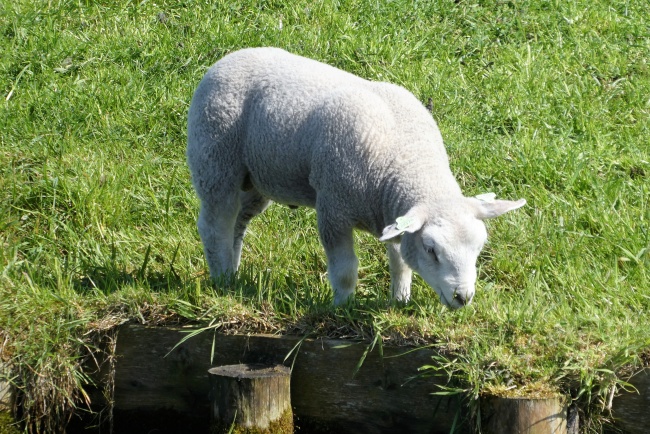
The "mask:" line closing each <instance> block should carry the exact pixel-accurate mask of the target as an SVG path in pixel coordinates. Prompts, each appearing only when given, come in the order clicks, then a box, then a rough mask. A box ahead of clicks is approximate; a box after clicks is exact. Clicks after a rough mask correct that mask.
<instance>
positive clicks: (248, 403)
mask: <svg viewBox="0 0 650 434" xmlns="http://www.w3.org/2000/svg"><path fill="white" fill-rule="evenodd" d="M208 375H209V378H210V388H211V389H210V402H211V412H210V415H211V427H210V428H211V429H210V432H211V433H213V434H217V433H218V434H221V433H228V432H237V433H242V434H245V433H255V434H262V433H265V434H291V433H293V414H292V412H291V393H290V379H291V370H290V369H289V368H287V367H286V366H283V365H273V366H268V365H259V364H239V365H228V366H219V367H216V368H212V369H210V370H209V371H208Z"/></svg>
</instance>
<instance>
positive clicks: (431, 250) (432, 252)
mask: <svg viewBox="0 0 650 434" xmlns="http://www.w3.org/2000/svg"><path fill="white" fill-rule="evenodd" d="M424 250H426V252H427V253H428V254H429V255H431V256H432V257H433V260H434V261H436V262H438V255H436V251H435V249H434V248H433V246H424Z"/></svg>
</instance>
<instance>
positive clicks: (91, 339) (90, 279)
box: [0, 0, 650, 430]
mask: <svg viewBox="0 0 650 434" xmlns="http://www.w3.org/2000/svg"><path fill="white" fill-rule="evenodd" d="M648 22H650V11H649V10H648V8H647V7H646V5H645V4H643V2H635V1H604V0H598V1H584V0H577V1H571V2H556V1H541V0H539V1H528V2H518V1H486V2H483V1H480V2H479V1H459V2H452V1H446V0H445V1H443V0H440V1H425V2H407V1H403V0H395V1H390V2H362V1H320V2H311V1H309V2H308V1H301V0H299V1H284V0H269V1H262V0H260V1H257V2H245V3H244V2H240V3H237V4H233V2H221V1H220V2H196V1H160V2H156V3H153V2H149V1H144V2H130V1H122V2H103V1H63V0H58V1H57V0H51V1H49V2H47V4H46V2H39V1H28V0H19V1H15V2H4V3H2V5H0V52H1V53H2V56H0V98H2V99H1V100H0V192H1V193H0V243H1V248H0V270H1V271H0V273H1V274H0V360H5V361H7V362H9V363H11V364H12V366H13V367H14V371H15V372H14V373H15V375H16V376H17V377H16V379H15V381H16V383H17V385H18V386H20V387H21V388H22V389H23V390H24V392H25V396H26V398H25V400H26V401H25V404H26V406H27V410H28V411H27V413H26V414H27V416H28V418H29V419H28V425H29V426H30V427H32V429H37V428H39V427H40V428H45V427H47V426H54V425H51V424H56V423H60V421H54V422H53V421H51V420H49V419H46V418H42V416H43V412H42V411H40V410H41V409H42V408H41V407H40V406H41V404H42V403H49V404H51V405H52V408H56V409H57V412H58V416H60V418H59V419H60V420H65V415H66V414H67V412H69V411H70V410H71V409H73V408H74V407H75V406H79V405H83V404H84V396H83V394H82V393H81V392H80V390H81V389H80V386H81V385H83V384H84V382H85V381H87V378H86V374H85V373H84V372H82V370H81V368H80V367H81V366H82V365H83V362H84V360H85V359H86V358H87V357H88V354H89V352H90V351H92V349H93V348H94V346H95V345H96V342H97V339H98V335H100V334H101V333H102V332H103V331H105V330H107V329H109V328H110V327H112V326H114V325H116V324H119V323H121V322H123V321H127V320H130V321H139V322H142V323H147V324H162V323H170V322H184V321H198V322H199V323H202V324H207V323H208V322H210V321H216V322H219V321H224V322H229V325H227V326H223V327H230V328H233V329H236V330H242V331H265V332H277V333H280V332H283V333H307V332H311V333H316V334H320V335H326V336H336V337H362V338H365V339H368V340H371V339H373V338H374V337H375V336H376V335H377V334H378V333H379V334H381V335H382V337H383V339H384V340H385V342H386V344H390V343H395V344H406V343H415V344H420V345H424V344H436V345H439V346H440V347H441V349H443V350H444V352H443V359H442V360H439V362H441V363H442V364H443V365H444V364H445V361H447V362H451V361H453V362H454V363H448V364H447V365H445V366H446V367H447V368H446V370H447V371H448V372H452V371H453V372H454V373H456V374H457V375H458V378H460V379H461V380H462V382H461V385H460V386H459V387H460V388H462V389H463V390H467V391H469V392H471V393H470V394H474V395H473V396H475V394H477V393H480V392H483V391H489V390H491V391H493V392H497V393H501V392H503V391H504V390H507V391H508V393H510V394H518V393H519V394H534V393H536V392H539V391H540V390H543V391H548V390H551V391H557V390H561V391H563V392H569V393H571V395H572V396H573V397H574V398H575V399H577V400H578V401H579V402H580V403H581V405H582V406H583V408H584V409H588V408H589V407H588V404H589V403H592V404H601V401H600V400H602V399H603V397H604V396H606V395H607V394H608V393H609V391H610V390H611V387H613V386H615V385H616V383H617V381H619V380H620V379H624V378H625V374H626V373H629V372H630V370H631V369H633V368H634V367H635V366H639V365H640V364H641V363H642V362H641V356H642V355H643V354H647V353H648V348H650V333H649V332H648V330H650V288H649V286H650V285H649V279H648V277H649V269H650V208H649V204H650V201H649V200H648V197H650V180H649V178H650V143H649V142H650V140H649V138H650V128H649V126H650V102H649V100H648V95H650V65H649V64H648V62H649V61H650V60H649V59H650V58H649V56H648V53H649V52H650V32H649V29H648V24H647V23H648ZM262 45H272V46H279V47H282V48H286V49H288V50H290V51H292V52H294V53H297V54H301V55H305V56H308V57H312V58H315V59H318V60H321V61H324V62H327V63H330V64H332V65H335V66H337V67H339V68H342V69H345V70H347V71H350V72H353V73H355V74H358V75H361V76H363V77H365V78H368V79H372V80H386V81H391V82H394V83H397V84H400V85H403V86H405V87H406V88H407V89H409V90H411V91H412V92H413V93H414V94H415V95H416V96H417V97H418V98H419V99H420V100H421V101H423V102H424V103H426V102H428V101H429V98H431V100H432V101H433V103H434V107H433V115H434V117H435V118H436V120H437V121H438V123H439V126H440V129H441V130H442V133H443V137H444V138H445V142H446V144H447V148H448V152H449V155H450V160H451V165H452V170H453V171H454V173H455V174H456V176H457V179H458V180H459V182H460V184H461V186H462V187H463V190H464V191H465V193H466V194H467V195H474V194H479V193H483V192H487V191H494V192H496V193H497V194H498V196H500V197H505V198H510V199H517V198H519V197H524V198H526V199H527V200H528V206H526V207H525V208H524V209H522V210H520V211H517V212H516V213H512V214H511V215H507V216H505V217H502V218H501V219H498V220H495V221H492V222H490V223H489V227H488V230H489V233H490V243H489V244H488V246H487V247H486V249H485V251H484V252H483V254H482V255H481V257H480V258H479V263H480V270H479V278H480V282H479V284H478V293H477V296H476V297H475V301H474V303H473V304H472V305H471V306H470V307H468V308H466V309H463V310H459V311H450V310H447V309H445V308H444V307H442V306H441V304H440V302H439V301H438V299H437V296H436V295H435V293H434V291H433V290H431V289H430V288H428V287H427V286H426V285H425V284H424V283H423V282H422V281H420V280H416V282H415V284H414V287H413V300H412V303H410V304H409V305H408V306H405V307H395V306H390V305H389V302H388V285H389V277H388V271H387V260H386V258H385V252H384V248H383V246H381V244H380V243H379V242H377V241H376V240H374V239H372V237H370V236H368V235H366V234H362V233H359V234H358V235H357V241H358V244H357V250H358V254H359V256H360V263H361V270H360V283H359V288H358V290H357V299H356V302H355V304H354V305H353V306H351V307H349V308H346V309H336V310H335V309H333V308H331V307H330V303H331V294H330V290H329V288H328V285H327V278H326V266H325V265H326V264H325V258H324V254H323V252H322V249H321V247H320V245H319V243H318V237H317V232H316V228H315V214H314V212H313V211H312V210H297V211H292V210H289V209H287V208H284V207H281V206H272V207H271V208H270V209H269V210H268V211H267V212H266V213H265V214H263V215H262V216H260V217H259V218H257V219H256V220H254V221H253V223H252V225H251V230H250V233H249V235H248V238H247V242H246V244H245V250H244V254H243V268H242V271H241V273H240V277H239V281H238V282H237V284H236V285H235V286H233V287H230V288H220V289H218V290H216V291H214V290H212V288H211V287H210V284H209V281H208V276H207V272H206V265H205V262H204V259H203V254H202V249H201V245H200V241H199V238H198V235H197V232H196V226H195V218H196V215H197V212H198V203H197V200H196V199H195V196H194V193H193V191H192V187H191V184H190V180H189V173H188V170H187V167H186V164H185V158H184V150H185V120H186V113H187V109H188V105H189V101H190V98H191V95H192V92H193V89H194V88H195V86H196V85H197V84H198V82H199V80H200V78H201V76H202V75H203V73H204V72H205V70H206V69H207V67H209V66H210V65H211V64H212V63H213V62H215V61H216V60H217V59H219V58H220V57H221V56H222V55H224V54H226V53H228V52H230V51H233V50H236V49H238V48H242V47H246V46H262ZM602 404H603V405H606V401H603V402H602ZM597 408H599V409H602V408H603V407H602V406H601V407H597ZM48 424H50V425H48ZM592 429H594V430H596V429H597V426H596V425H593V426H592Z"/></svg>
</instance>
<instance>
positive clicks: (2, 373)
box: [0, 362, 14, 412]
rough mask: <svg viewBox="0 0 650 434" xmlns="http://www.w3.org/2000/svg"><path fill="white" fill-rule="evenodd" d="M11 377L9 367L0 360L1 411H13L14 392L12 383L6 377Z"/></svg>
mask: <svg viewBox="0 0 650 434" xmlns="http://www.w3.org/2000/svg"><path fill="white" fill-rule="evenodd" d="M8 377H9V368H8V367H7V365H5V364H4V363H2V362H0V411H5V412H10V411H13V404H14V394H13V387H12V386H11V383H9V381H7V380H6V379H7V378H8Z"/></svg>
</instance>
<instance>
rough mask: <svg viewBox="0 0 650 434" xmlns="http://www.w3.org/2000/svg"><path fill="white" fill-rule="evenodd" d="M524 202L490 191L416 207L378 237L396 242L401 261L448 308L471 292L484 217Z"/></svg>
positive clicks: (466, 301) (483, 237)
mask: <svg viewBox="0 0 650 434" xmlns="http://www.w3.org/2000/svg"><path fill="white" fill-rule="evenodd" d="M525 204H526V201H525V200H524V199H520V200H518V201H508V200H494V195H493V194H485V195H481V196H477V197H476V198H458V199H453V200H450V201H445V202H443V203H437V204H435V206H415V207H413V208H412V209H411V210H409V211H408V212H407V213H406V214H405V215H404V216H401V217H399V218H398V219H397V220H396V222H395V223H394V224H392V225H390V226H388V227H386V228H385V229H384V232H383V234H382V237H381V238H380V240H381V241H388V242H395V241H399V242H400V251H401V254H402V258H403V259H404V262H406V264H407V265H408V266H409V267H411V268H412V269H413V270H415V271H416V272H417V273H418V274H420V276H422V278H423V279H424V280H425V281H426V282H427V283H428V284H429V285H431V287H432V288H433V289H434V290H435V291H436V292H437V293H438V295H439V296H440V300H441V301H442V303H443V304H445V305H446V306H449V307H451V308H460V307H463V306H466V305H468V304H469V303H470V302H471V301H472V298H473V297H474V292H475V283H476V259H477V258H478V255H479V253H480V252H481V249H482V248H483V245H484V244H485V242H486V240H487V231H486V229H485V224H484V223H483V220H485V219H488V218H493V217H497V216H500V215H501V214H503V213H506V212H508V211H512V210H515V209H517V208H520V207H522V206H524V205H525Z"/></svg>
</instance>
